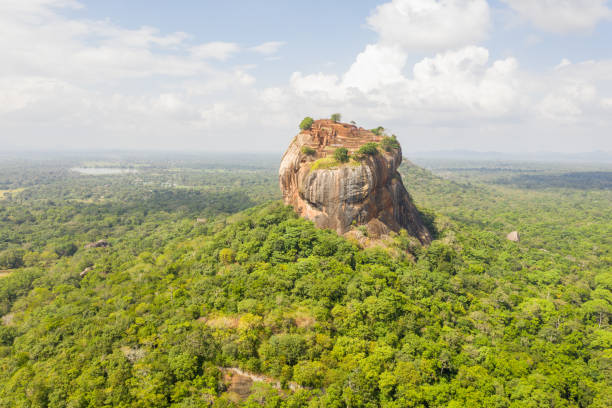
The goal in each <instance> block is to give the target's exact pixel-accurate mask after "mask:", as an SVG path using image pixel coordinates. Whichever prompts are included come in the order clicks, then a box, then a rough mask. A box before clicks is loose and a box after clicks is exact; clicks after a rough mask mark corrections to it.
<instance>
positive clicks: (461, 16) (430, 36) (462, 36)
mask: <svg viewBox="0 0 612 408" xmlns="http://www.w3.org/2000/svg"><path fill="white" fill-rule="evenodd" d="M368 24H369V26H370V27H371V28H372V29H373V30H374V31H376V32H377V33H378V34H379V36H380V41H381V42H382V43H384V44H392V45H399V46H402V47H404V48H406V49H409V50H434V51H435V50H444V49H449V48H455V47H459V46H464V45H469V44H473V43H475V42H478V41H480V40H482V39H483V38H484V37H485V36H486V33H487V31H488V29H489V25H490V17H489V5H488V3H487V1H486V0H392V1H391V2H389V3H385V4H383V5H380V6H378V7H377V8H376V11H375V12H374V14H373V15H371V16H370V17H369V18H368Z"/></svg>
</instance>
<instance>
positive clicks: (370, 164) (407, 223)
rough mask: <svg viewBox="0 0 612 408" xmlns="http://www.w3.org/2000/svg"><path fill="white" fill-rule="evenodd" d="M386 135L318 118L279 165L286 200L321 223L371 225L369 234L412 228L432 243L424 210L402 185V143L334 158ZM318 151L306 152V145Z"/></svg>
mask: <svg viewBox="0 0 612 408" xmlns="http://www.w3.org/2000/svg"><path fill="white" fill-rule="evenodd" d="M382 139H383V136H378V135H375V134H374V133H372V132H370V131H369V130H366V129H363V128H358V127H356V126H353V125H349V124H345V123H335V122H333V121H331V120H317V121H315V122H314V124H313V125H312V127H311V128H310V129H309V130H305V131H301V132H300V133H299V134H298V135H297V136H296V137H295V138H294V139H293V141H292V142H291V144H290V145H289V148H288V149H287V151H286V152H285V154H284V156H283V158H282V160H281V165H280V169H279V176H280V187H281V190H282V193H283V198H284V200H285V203H286V204H290V205H292V206H293V207H294V208H295V210H296V212H297V213H298V214H299V215H301V216H302V217H304V218H307V219H309V220H312V221H314V223H315V224H316V226H317V227H319V228H330V229H334V230H336V231H337V232H338V233H339V234H344V233H346V232H348V231H350V230H351V228H352V227H353V226H356V225H366V226H367V229H368V235H370V236H373V237H383V236H385V235H387V234H388V233H389V232H390V231H396V232H397V231H399V230H401V229H406V230H407V231H408V233H409V234H410V235H412V236H414V237H416V238H418V239H419V241H421V243H423V244H427V243H429V242H430V241H431V236H430V234H429V231H428V230H427V228H426V227H425V226H424V224H423V221H422V220H421V217H420V214H419V212H418V211H417V209H416V208H415V206H414V204H413V202H412V199H411V198H410V195H409V194H408V192H407V191H406V189H405V188H404V185H403V184H402V179H401V176H400V175H399V173H398V172H397V168H398V167H399V165H400V163H401V161H402V152H401V148H397V149H391V150H390V151H385V150H384V149H382V148H379V149H378V150H379V153H378V154H375V155H364V156H363V158H361V159H360V160H355V159H351V160H350V161H349V162H348V163H339V162H337V161H335V160H334V159H333V156H334V151H335V150H336V149H337V148H339V147H345V148H347V149H348V151H349V154H350V155H351V157H356V156H357V155H356V152H357V150H358V149H359V148H360V147H361V146H362V145H364V144H365V143H368V142H380V141H381V140H382ZM304 146H307V147H308V148H310V149H313V150H314V154H306V153H304V149H303V147H304Z"/></svg>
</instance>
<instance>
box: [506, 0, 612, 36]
mask: <svg viewBox="0 0 612 408" xmlns="http://www.w3.org/2000/svg"><path fill="white" fill-rule="evenodd" d="M502 1H503V2H504V3H506V4H508V5H509V6H510V7H511V8H512V9H513V10H515V11H516V12H517V13H519V15H521V16H522V17H523V18H525V19H527V20H528V21H530V22H531V23H532V24H533V25H535V26H536V27H537V28H539V29H541V30H544V31H549V32H552V33H570V32H576V31H578V32H580V31H588V30H592V29H593V28H594V27H595V26H596V25H597V24H598V23H600V22H601V21H603V20H609V19H610V18H612V10H610V8H608V6H607V4H608V0H502Z"/></svg>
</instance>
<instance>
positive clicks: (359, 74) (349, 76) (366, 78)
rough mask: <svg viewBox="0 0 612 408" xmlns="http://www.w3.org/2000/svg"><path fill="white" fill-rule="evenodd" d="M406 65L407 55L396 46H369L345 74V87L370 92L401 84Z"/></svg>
mask: <svg viewBox="0 0 612 408" xmlns="http://www.w3.org/2000/svg"><path fill="white" fill-rule="evenodd" d="M405 65H406V54H405V53H404V52H403V51H402V50H401V49H400V48H399V47H395V46H386V45H380V44H371V45H368V46H367V47H366V48H365V50H364V51H363V52H362V53H360V54H359V55H357V58H356V60H355V62H354V63H353V65H351V67H350V69H349V70H348V71H347V72H346V74H344V77H343V80H342V82H343V85H344V86H345V87H347V88H350V87H354V88H357V89H359V90H360V91H363V92H369V91H372V90H374V89H377V88H380V87H381V86H385V85H389V84H393V83H396V82H401V81H402V80H403V79H404V78H403V75H402V70H403V69H404V66H405Z"/></svg>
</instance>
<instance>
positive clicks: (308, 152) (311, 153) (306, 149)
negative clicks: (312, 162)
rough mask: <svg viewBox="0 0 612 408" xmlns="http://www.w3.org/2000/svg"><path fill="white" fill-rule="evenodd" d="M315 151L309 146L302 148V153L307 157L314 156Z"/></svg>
mask: <svg viewBox="0 0 612 408" xmlns="http://www.w3.org/2000/svg"><path fill="white" fill-rule="evenodd" d="M316 152H317V151H316V150H315V149H313V148H312V147H310V146H302V153H304V154H306V155H308V156H314V154H315V153H316Z"/></svg>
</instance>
